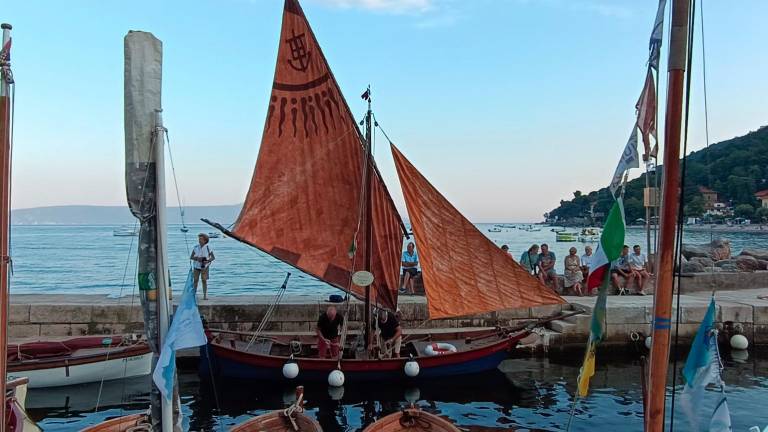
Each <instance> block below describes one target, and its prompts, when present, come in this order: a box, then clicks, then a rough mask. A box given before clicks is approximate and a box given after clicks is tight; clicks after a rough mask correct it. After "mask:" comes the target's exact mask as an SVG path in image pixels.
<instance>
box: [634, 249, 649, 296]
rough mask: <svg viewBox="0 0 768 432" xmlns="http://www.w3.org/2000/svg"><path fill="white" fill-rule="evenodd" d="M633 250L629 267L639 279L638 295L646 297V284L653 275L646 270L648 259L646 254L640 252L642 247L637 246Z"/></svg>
mask: <svg viewBox="0 0 768 432" xmlns="http://www.w3.org/2000/svg"><path fill="white" fill-rule="evenodd" d="M632 249H633V252H632V254H630V255H629V267H630V268H631V269H632V271H633V272H634V273H635V277H636V278H637V282H636V283H637V294H638V295H645V284H646V283H647V282H648V280H649V279H650V278H651V274H650V273H649V272H648V270H646V268H647V267H648V259H647V258H646V257H645V254H644V253H642V252H640V245H635V246H634V247H633V248H632Z"/></svg>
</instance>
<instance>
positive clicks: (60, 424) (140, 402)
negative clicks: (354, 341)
mask: <svg viewBox="0 0 768 432" xmlns="http://www.w3.org/2000/svg"><path fill="white" fill-rule="evenodd" d="M753 355H754V354H753ZM578 357H580V355H577V354H574V355H573V356H572V358H570V357H569V358H566V359H562V360H557V361H555V360H546V359H518V360H507V361H505V362H504V363H502V365H501V367H500V371H498V372H494V373H488V374H482V375H476V376H472V377H467V378H462V379H445V380H441V381H439V382H425V383H419V384H418V385H408V384H406V383H403V384H397V383H380V384H377V385H373V386H372V385H365V386H353V385H349V384H348V385H347V386H346V387H345V388H343V389H335V390H334V389H329V388H328V387H327V386H326V385H324V384H308V385H307V387H306V399H307V410H308V413H309V414H310V415H311V416H313V417H315V418H316V419H317V420H318V421H319V422H320V424H321V426H322V427H323V430H324V431H326V432H332V431H356V430H361V429H362V428H364V427H365V426H366V425H368V424H370V423H371V422H373V421H374V420H375V419H377V418H380V417H382V416H384V415H387V414H389V413H391V412H395V411H397V410H398V409H400V408H402V407H404V406H406V405H407V402H406V400H407V399H410V400H416V401H418V402H416V403H417V404H418V405H419V406H420V407H421V408H422V409H424V410H426V411H429V412H432V413H436V414H439V415H442V416H445V417H447V418H448V419H450V420H451V421H452V422H454V423H455V424H457V425H458V426H460V427H462V428H467V429H473V430H485V429H487V428H491V429H495V428H498V429H515V430H547V431H556V430H566V425H567V423H568V419H569V417H570V414H571V409H572V407H573V399H572V395H573V393H574V390H575V385H574V384H575V381H576V375H577V374H578V366H579V365H578V360H579V359H577V358H578ZM678 367H682V362H681V363H679V364H678ZM502 371H503V372H502ZM766 376H768V357H766V356H765V355H764V354H763V355H762V357H761V359H758V360H755V359H750V360H748V361H747V362H745V363H734V362H733V361H726V368H725V370H724V375H723V377H724V379H725V381H726V383H727V386H728V387H727V396H728V403H729V405H730V410H731V414H732V419H733V426H734V429H733V430H734V431H746V430H748V428H749V427H750V426H752V425H758V424H759V425H762V427H765V426H766V425H768V409H766V401H768V378H766ZM148 386H149V379H148V378H147V379H133V380H126V381H113V382H108V383H105V385H104V388H103V390H102V392H101V403H100V406H99V408H98V412H97V409H96V399H97V396H98V393H99V386H98V384H93V385H82V386H73V387H70V388H61V389H53V390H52V389H48V390H32V391H30V393H29V396H28V402H27V407H28V409H29V413H30V414H31V415H32V416H33V417H34V419H36V420H38V421H39V422H40V425H41V426H42V427H43V428H44V429H45V430H46V431H71V430H79V429H80V428H82V427H85V426H88V425H91V424H94V423H96V422H98V421H101V420H104V419H106V418H108V417H112V416H117V415H122V414H128V413H134V412H139V411H141V410H144V409H146V406H147V404H148V395H147V389H148V388H149V387H148ZM180 387H181V402H182V405H183V413H184V427H185V429H186V430H193V431H202V430H205V431H208V430H211V431H218V430H222V431H223V430H228V429H229V427H231V426H232V425H234V424H236V423H239V422H242V421H244V420H247V419H249V418H251V417H252V416H254V415H258V414H261V413H264V412H266V411H268V410H274V409H280V408H284V407H285V406H286V404H289V403H290V402H291V400H292V395H293V392H294V389H293V387H292V386H291V385H287V384H285V385H275V384H274V383H266V382H258V381H256V382H248V383H246V382H242V381H238V382H232V381H225V380H216V381H215V382H213V383H212V382H210V381H202V382H201V380H200V379H199V378H198V376H197V374H196V372H195V371H194V370H193V369H185V371H184V372H183V373H182V375H181V376H180ZM214 388H215V389H216V391H214ZM641 393H642V390H641V386H640V368H639V366H638V362H637V359H636V357H634V356H629V357H628V358H615V357H614V358H613V360H606V359H602V358H599V359H598V370H597V373H596V375H595V377H594V378H593V380H592V392H591V394H590V396H589V397H587V398H586V399H583V400H580V401H579V402H578V404H577V405H576V409H575V416H574V418H573V421H572V425H571V430H572V431H594V430H601V431H615V432H618V431H641V430H642V429H643V427H642V424H643V421H642V412H643V407H642V396H641ZM678 396H679V393H678ZM678 401H679V399H678ZM667 411H668V413H669V411H670V410H669V409H668V410H667ZM675 412H676V416H675V430H679V431H687V430H690V426H689V424H688V423H687V420H686V419H685V416H684V415H683V414H682V412H681V410H680V407H679V404H678V407H677V409H676V410H675ZM667 418H668V419H669V417H667Z"/></svg>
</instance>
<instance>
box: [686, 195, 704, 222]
mask: <svg viewBox="0 0 768 432" xmlns="http://www.w3.org/2000/svg"><path fill="white" fill-rule="evenodd" d="M705 203H706V201H704V197H703V196H701V195H699V196H697V197H695V198H694V199H692V200H691V202H689V203H688V204H687V205H686V206H685V207H684V208H683V212H684V213H685V215H686V216H688V217H701V216H702V215H703V214H704V204H705Z"/></svg>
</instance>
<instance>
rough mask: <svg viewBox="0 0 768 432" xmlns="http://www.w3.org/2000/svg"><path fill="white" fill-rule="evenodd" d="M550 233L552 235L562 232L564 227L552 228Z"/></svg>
mask: <svg viewBox="0 0 768 432" xmlns="http://www.w3.org/2000/svg"><path fill="white" fill-rule="evenodd" d="M550 231H552V232H553V233H559V232H563V231H565V227H555V228H552V229H551V230H550Z"/></svg>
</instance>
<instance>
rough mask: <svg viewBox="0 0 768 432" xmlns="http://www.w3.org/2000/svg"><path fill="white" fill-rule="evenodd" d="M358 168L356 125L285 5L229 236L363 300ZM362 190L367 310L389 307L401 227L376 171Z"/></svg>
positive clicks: (290, 4) (298, 13) (302, 21)
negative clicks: (369, 232) (368, 210)
mask: <svg viewBox="0 0 768 432" xmlns="http://www.w3.org/2000/svg"><path fill="white" fill-rule="evenodd" d="M365 160H366V150H365V148H364V144H363V141H362V140H361V136H360V132H359V130H358V128H357V124H356V123H355V120H354V117H353V116H352V113H351V112H350V110H349V107H348V105H347V103H346V101H345V100H344V96H343V95H342V94H341V91H340V89H339V86H338V84H337V83H336V80H335V79H334V77H333V74H332V73H331V70H330V68H329V67H328V63H327V61H326V59H325V57H324V56H323V52H322V51H321V50H320V46H319V44H318V43H317V40H316V39H315V36H314V34H313V33H312V29H311V28H310V26H309V23H308V22H307V19H306V17H305V16H304V12H303V11H302V10H301V6H299V3H298V1H296V0H286V2H285V9H284V11H283V27H282V31H281V34H280V47H279V50H278V56H277V66H276V68H275V80H274V83H273V85H272V94H271V96H270V102H269V110H268V112H267V120H266V124H265V125H264V134H263V137H262V141H261V148H260V149H259V157H258V161H257V162H256V168H255V170H254V174H253V179H252V180H251V186H250V190H249V192H248V196H247V197H246V200H245V204H244V205H243V208H242V210H241V212H240V216H239V217H238V220H237V222H236V224H235V228H234V229H233V234H234V235H235V237H237V238H238V239H240V240H241V241H244V242H246V243H249V244H251V245H253V246H255V247H257V248H259V249H262V250H264V251H265V252H267V253H269V254H271V255H272V256H274V257H276V258H279V259H281V260H283V261H285V262H287V263H290V264H292V265H294V266H295V267H297V268H299V269H301V270H303V271H305V272H307V273H309V274H311V275H313V276H315V277H317V278H319V279H321V280H323V281H325V282H327V283H329V284H331V285H334V286H336V287H338V288H341V289H343V290H348V291H351V292H352V293H353V294H355V295H356V296H358V297H362V296H363V295H364V291H363V289H362V288H360V287H355V286H351V282H350V279H351V277H350V275H351V272H353V271H356V270H362V269H366V268H365V267H366V263H365V262H364V256H365V249H366V248H367V247H368V245H366V244H365V232H366V231H365V223H366V221H365V216H364V211H365V206H364V205H363V206H361V202H362V200H363V199H364V195H363V193H364V191H363V190H362V185H363V183H364V181H363V180H364V167H365ZM371 166H372V167H375V165H373V164H372V165H371ZM374 169H375V168H374ZM371 183H372V185H371V191H372V195H371V197H372V209H373V210H372V221H373V245H372V247H373V250H372V257H373V262H372V266H371V267H372V268H371V269H366V270H370V271H371V272H372V273H373V274H374V277H375V280H374V289H373V290H372V301H373V302H374V303H378V304H379V305H382V306H384V307H387V308H394V307H395V305H396V303H397V288H398V285H399V275H398V272H399V257H400V251H401V247H402V236H403V231H402V229H401V226H402V221H401V220H400V216H399V214H398V213H397V210H396V209H395V206H394V204H393V202H392V199H391V197H390V195H389V192H388V191H387V189H386V186H385V185H384V182H383V181H382V179H381V177H380V175H379V173H378V171H376V172H374V175H373V176H372V182H371ZM355 240H356V246H357V247H356V252H355V253H354V254H353V255H354V259H352V258H350V253H351V252H350V251H351V250H352V249H353V248H352V245H353V242H354V241H355Z"/></svg>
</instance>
